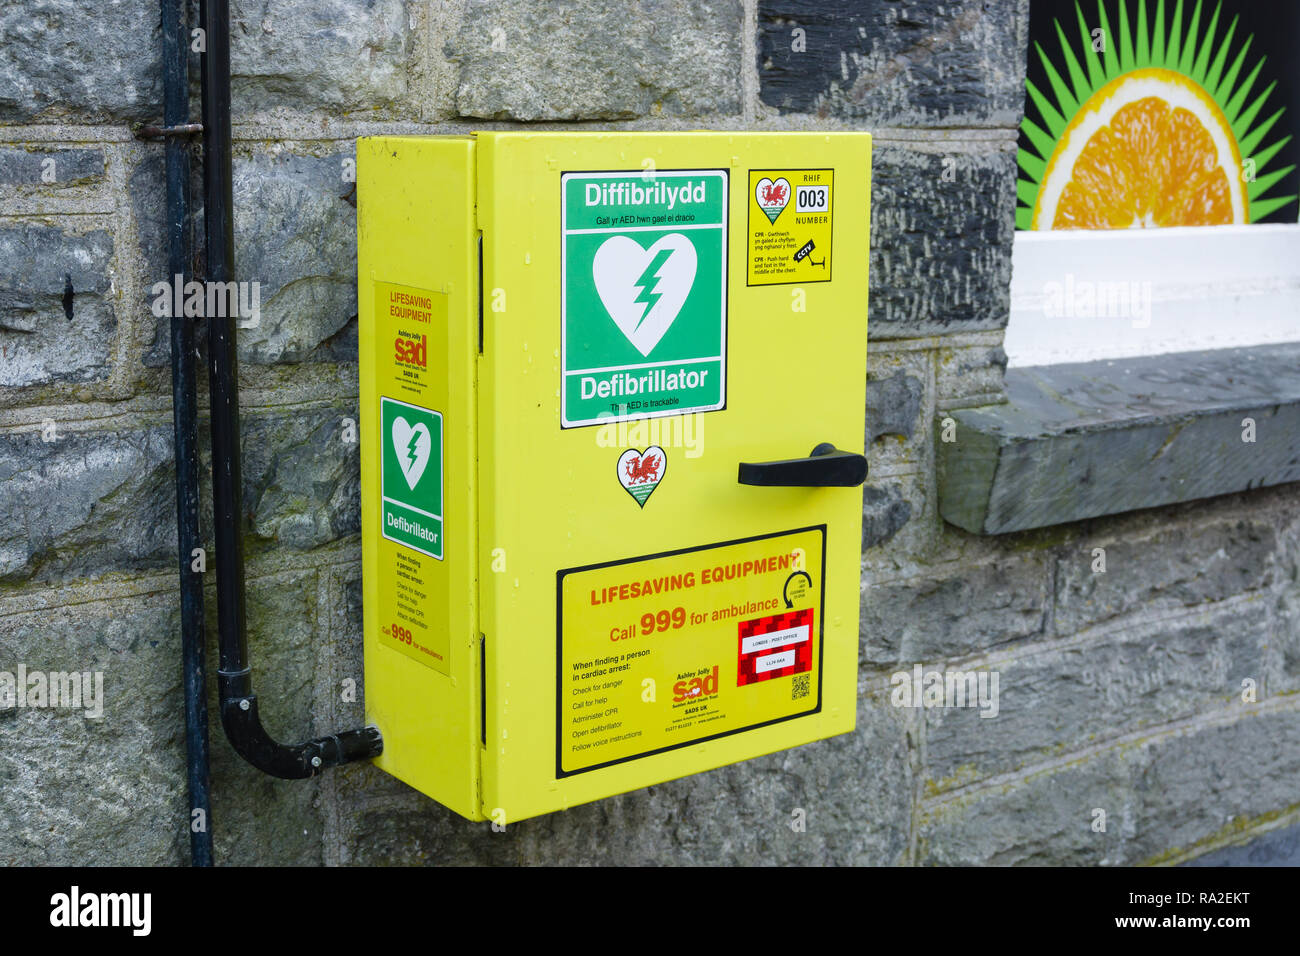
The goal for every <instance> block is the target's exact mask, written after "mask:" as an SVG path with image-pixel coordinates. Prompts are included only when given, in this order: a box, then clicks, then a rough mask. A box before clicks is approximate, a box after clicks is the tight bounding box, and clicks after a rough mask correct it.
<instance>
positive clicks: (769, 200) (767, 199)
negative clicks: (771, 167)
mask: <svg viewBox="0 0 1300 956" xmlns="http://www.w3.org/2000/svg"><path fill="white" fill-rule="evenodd" d="M784 202H785V184H784V183H768V184H767V185H766V186H764V187H763V205H764V206H779V205H781V204H782V203H784Z"/></svg>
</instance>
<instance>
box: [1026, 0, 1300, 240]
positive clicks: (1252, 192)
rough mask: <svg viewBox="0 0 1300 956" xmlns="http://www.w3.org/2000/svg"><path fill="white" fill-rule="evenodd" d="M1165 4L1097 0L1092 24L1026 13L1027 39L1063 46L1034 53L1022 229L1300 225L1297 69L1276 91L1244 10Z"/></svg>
mask: <svg viewBox="0 0 1300 956" xmlns="http://www.w3.org/2000/svg"><path fill="white" fill-rule="evenodd" d="M1172 6H1173V10H1172V15H1170V13H1169V11H1168V10H1167V5H1166V3H1165V0H1155V2H1154V3H1151V2H1149V0H1098V3H1097V9H1096V16H1095V19H1087V18H1085V15H1084V11H1083V6H1082V5H1081V4H1079V3H1076V4H1075V5H1074V11H1073V12H1074V17H1073V19H1074V21H1075V22H1074V23H1073V24H1063V23H1062V22H1061V21H1060V20H1059V19H1055V15H1056V14H1058V13H1059V11H1060V10H1061V5H1059V4H1054V3H1041V2H1035V3H1033V4H1032V6H1031V8H1030V16H1031V25H1032V26H1031V32H1032V33H1033V34H1036V35H1038V36H1039V37H1040V38H1041V37H1043V35H1044V34H1045V33H1046V32H1047V31H1046V25H1047V24H1050V27H1051V32H1052V33H1053V34H1054V36H1055V39H1056V40H1057V45H1059V50H1058V51H1057V55H1056V56H1055V57H1052V56H1049V55H1048V53H1047V52H1046V50H1045V49H1044V44H1043V43H1042V42H1035V43H1033V44H1032V50H1031V53H1030V64H1029V66H1030V69H1029V75H1028V79H1027V80H1026V84H1025V86H1026V90H1027V92H1028V98H1027V102H1026V110H1025V118H1024V121H1023V122H1022V124H1021V130H1020V132H1021V136H1020V139H1021V144H1020V145H1021V148H1020V149H1019V151H1018V154H1017V161H1018V165H1019V167H1020V179H1019V181H1018V182H1017V190H1016V192H1017V199H1018V203H1019V204H1018V206H1017V209H1016V227H1017V228H1019V229H1034V230H1048V229H1132V228H1152V227H1161V226H1207V225H1227V224H1234V223H1235V224H1245V223H1252V222H1259V221H1261V220H1264V219H1266V217H1267V218H1268V219H1269V221H1277V220H1281V221H1290V222H1294V221H1295V220H1296V193H1297V177H1296V175H1295V169H1296V165H1295V164H1294V163H1288V164H1285V165H1284V164H1283V162H1284V161H1285V160H1286V159H1288V158H1290V157H1291V155H1292V154H1294V150H1295V146H1294V145H1292V143H1293V140H1292V136H1291V134H1290V130H1289V128H1288V120H1287V113H1288V111H1287V109H1286V106H1285V105H1283V104H1285V103H1286V102H1289V101H1290V100H1291V98H1292V97H1293V96H1294V95H1295V93H1296V91H1295V89H1294V86H1295V85H1296V82H1297V76H1296V71H1295V70H1294V69H1291V68H1284V75H1283V77H1282V79H1283V80H1284V81H1286V84H1287V85H1286V86H1285V87H1284V88H1283V89H1282V90H1279V89H1278V80H1277V79H1275V78H1272V77H1270V76H1268V75H1267V74H1266V67H1267V64H1266V60H1265V58H1264V57H1262V56H1260V55H1258V44H1256V39H1255V35H1254V34H1253V33H1251V34H1250V35H1247V36H1244V37H1242V36H1241V35H1240V34H1239V33H1238V26H1239V21H1240V18H1241V15H1242V14H1243V12H1244V11H1237V12H1235V13H1234V11H1233V10H1232V9H1225V2H1224V0H1220V2H1219V3H1217V4H1215V5H1214V6H1213V7H1212V8H1211V6H1210V4H1204V5H1203V4H1202V2H1201V0H1196V2H1195V4H1194V5H1193V4H1191V3H1189V4H1187V8H1186V9H1184V3H1183V2H1182V0H1177V3H1176V5H1172ZM1227 6H1228V7H1231V6H1232V4H1231V3H1228V4H1227ZM1148 7H1150V8H1151V9H1150V10H1149V9H1148ZM1067 9H1068V8H1067ZM1130 12H1133V13H1134V18H1133V21H1131V20H1130ZM1227 14H1231V19H1230V20H1229V17H1228V16H1227ZM1253 15H1258V9H1257V6H1256V9H1255V12H1254V14H1253ZM1292 15H1294V14H1292ZM1206 18H1208V23H1207V22H1206ZM1132 23H1135V25H1131V24H1132ZM1067 25H1068V26H1069V27H1072V28H1073V29H1071V30H1070V31H1069V32H1068V33H1067V29H1066V27H1067ZM1253 44H1254V45H1256V47H1257V48H1256V54H1255V55H1254V56H1252V53H1251V48H1252V45H1253ZM1287 70H1289V72H1286V71H1287Z"/></svg>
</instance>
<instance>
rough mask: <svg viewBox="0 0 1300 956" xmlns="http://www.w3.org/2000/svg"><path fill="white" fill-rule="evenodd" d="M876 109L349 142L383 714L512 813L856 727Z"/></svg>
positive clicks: (369, 642) (425, 776)
mask: <svg viewBox="0 0 1300 956" xmlns="http://www.w3.org/2000/svg"><path fill="white" fill-rule="evenodd" d="M870 173H871V140H870V137H869V136H868V135H867V134H865V133H719V132H652V133H646V132H609V133H562V132H556V133H481V134H479V135H476V136H412V137H406V136H391V137H389V136H382V137H372V138H365V139H362V140H360V141H359V142H358V144H357V176H358V182H357V195H358V204H357V209H358V217H357V218H358V234H359V244H358V259H359V268H358V285H359V289H358V297H359V311H360V319H359V322H360V377H361V424H360V431H361V438H362V452H361V496H362V529H363V561H364V565H363V576H364V617H365V702H366V711H367V719H368V721H369V722H370V723H373V724H374V725H376V726H377V727H378V728H379V729H380V731H381V732H382V734H383V740H384V752H383V755H382V756H381V757H379V758H378V759H377V760H376V763H377V764H378V766H380V767H382V768H383V769H384V770H386V771H388V772H390V773H392V774H394V775H395V776H397V777H399V778H400V779H402V780H404V781H406V782H407V783H408V784H410V785H411V786H413V787H416V788H417V789H419V790H421V791H423V792H424V793H426V794H428V795H429V796H431V797H433V798H434V799H435V800H437V801H438V802H440V803H442V804H444V805H446V806H447V807H450V808H451V809H453V810H455V811H456V812H457V813H460V814H461V815H463V816H465V817H467V818H469V819H472V820H480V819H491V820H494V821H496V822H498V823H509V822H513V821H516V820H519V819H522V818H526V817H530V816H534V815H537V814H541V813H548V812H551V811H554V810H561V809H564V808H566V807H570V806H573V805H575V804H580V803H584V802H586V801H590V800H595V799H599V798H601V797H605V796H609V795H611V794H616V793H621V792H624V791H628V790H633V789H636V788H639V787H644V786H648V785H650V784H655V783H659V782H661V781H665V780H669V779H672V778H676V777H682V776H685V775H688V774H693V773H698V772H700V771H704V770H709V769H711V768H714V767H718V766H721V765H723V764H729V763H734V762H736V761H739V760H744V759H747V758H750V757H754V756H758V755H760V754H766V753H770V752H772V751H777V750H782V749H785V748H788V747H793V746H796V745H798V744H803V743H807V742H809V741H813V740H818V739H821V738H825V737H829V736H832V735H835V734H842V733H846V732H848V731H850V730H852V729H853V726H854V717H855V703H856V698H857V660H858V600H859V567H860V564H859V551H860V541H861V520H862V490H861V484H862V481H863V479H864V477H865V473H866V460H865V458H864V457H863V450H864V449H863V436H864V422H863V415H864V411H863V409H864V398H865V396H864V391H865V377H866V350H867V258H868V215H869V208H870V203H869V192H870Z"/></svg>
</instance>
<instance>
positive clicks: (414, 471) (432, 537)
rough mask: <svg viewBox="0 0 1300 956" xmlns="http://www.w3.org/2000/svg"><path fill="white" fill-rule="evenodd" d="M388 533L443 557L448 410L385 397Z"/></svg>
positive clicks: (383, 469) (383, 475)
mask: <svg viewBox="0 0 1300 956" xmlns="http://www.w3.org/2000/svg"><path fill="white" fill-rule="evenodd" d="M379 422H380V428H381V431H382V442H383V457H382V459H381V464H380V474H379V484H380V487H381V489H382V490H381V492H380V498H381V510H382V512H383V515H382V517H383V524H382V525H381V527H382V528H383V532H384V537H385V538H387V539H388V540H390V541H396V542H397V543H398V544H402V545H405V546H406V547H408V548H412V549H413V550H415V551H419V552H420V553H421V554H427V555H428V556H429V557H431V558H437V559H438V560H440V561H441V560H442V555H443V540H442V414H441V413H440V412H435V411H432V410H430V409H427V408H421V407H420V406H418V405H410V404H408V403H406V402H399V401H397V400H395V399H392V398H384V397H383V396H380V399H379Z"/></svg>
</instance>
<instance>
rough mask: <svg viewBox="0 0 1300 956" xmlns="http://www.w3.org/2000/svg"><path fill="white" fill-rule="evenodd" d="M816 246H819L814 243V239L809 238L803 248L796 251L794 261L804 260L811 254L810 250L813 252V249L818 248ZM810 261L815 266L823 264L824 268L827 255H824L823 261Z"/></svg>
mask: <svg viewBox="0 0 1300 956" xmlns="http://www.w3.org/2000/svg"><path fill="white" fill-rule="evenodd" d="M816 248H817V246H816V245H815V244H814V243H813V241H812V240H811V239H809V240H808V241H807V242H806V243H804V245H803V248H802V249H800V250H799V251H798V252H796V253H795V254H794V261H795V262H802V261H803V260H804V259H805V258H807V256H808V254H809V253H810V252H812V251H813V250H814V249H816ZM808 261H809V263H811V264H812V265H815V266H821V267H822V268H823V269H824V268H826V257H825V256H822V261H821V262H818V261H817V260H816V259H808Z"/></svg>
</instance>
